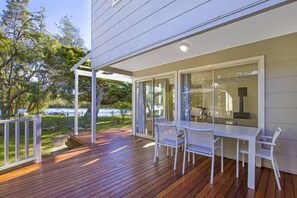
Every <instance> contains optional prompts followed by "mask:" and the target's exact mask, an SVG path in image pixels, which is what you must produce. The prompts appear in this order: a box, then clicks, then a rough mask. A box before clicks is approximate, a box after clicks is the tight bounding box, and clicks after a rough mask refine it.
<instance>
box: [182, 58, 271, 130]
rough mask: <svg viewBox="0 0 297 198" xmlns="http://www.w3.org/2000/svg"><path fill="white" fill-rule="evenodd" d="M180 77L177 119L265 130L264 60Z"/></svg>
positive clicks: (214, 67)
mask: <svg viewBox="0 0 297 198" xmlns="http://www.w3.org/2000/svg"><path fill="white" fill-rule="evenodd" d="M179 73H180V77H179V78H180V80H179V86H180V87H181V89H180V93H179V96H180V100H179V102H178V103H179V104H178V106H179V118H178V119H180V120H189V121H198V122H209V123H217V124H231V125H239V126H251V127H257V126H258V127H264V119H265V118H264V117H265V115H264V113H263V112H264V105H263V104H264V63H263V57H254V58H249V59H242V60H238V61H232V62H226V63H221V64H216V65H210V66H204V67H203V66H202V67H198V68H192V69H186V70H181V71H179Z"/></svg>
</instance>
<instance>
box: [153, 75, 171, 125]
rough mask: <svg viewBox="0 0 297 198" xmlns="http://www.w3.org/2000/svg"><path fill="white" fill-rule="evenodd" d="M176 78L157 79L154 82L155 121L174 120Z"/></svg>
mask: <svg viewBox="0 0 297 198" xmlns="http://www.w3.org/2000/svg"><path fill="white" fill-rule="evenodd" d="M174 107H175V106H174V77H170V78H162V79H156V80H155V82H154V118H155V120H160V121H161V120H167V121H173V120H174V109H175V108H174Z"/></svg>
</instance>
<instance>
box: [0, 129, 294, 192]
mask: <svg viewBox="0 0 297 198" xmlns="http://www.w3.org/2000/svg"><path fill="white" fill-rule="evenodd" d="M81 138H82V140H84V141H85V142H86V143H87V146H83V147H80V148H77V149H74V150H71V151H68V152H65V153H61V154H58V155H56V156H54V157H51V158H47V159H44V160H43V162H42V164H32V165H29V166H26V167H23V168H20V169H17V170H14V171H11V172H8V173H5V174H2V175H0V192H1V193H0V197H5V198H6V197H13V198H17V197H71V198H72V197H255V196H256V197H296V193H297V176H296V175H292V174H288V173H284V172H281V185H282V188H283V190H282V191H279V190H278V189H277V186H276V182H275V178H274V174H273V171H272V170H271V169H267V168H257V169H256V189H255V190H251V189H248V188H247V166H245V167H244V168H240V176H239V178H236V177H235V168H236V167H235V161H234V160H230V159H224V173H221V172H220V158H219V157H216V160H215V175H214V184H213V185H211V184H210V183H209V181H210V178H209V177H210V159H209V158H207V157H203V156H198V155H197V156H196V158H195V160H196V161H195V164H194V165H193V164H192V162H190V163H188V162H186V174H185V175H182V174H181V171H182V155H183V153H182V151H181V150H180V151H179V155H178V164H177V170H176V171H174V170H173V162H174V158H173V157H171V156H167V155H166V149H165V148H161V151H160V157H159V159H158V161H157V163H156V164H154V162H153V156H154V146H153V144H152V141H150V140H146V139H142V138H138V137H134V136H132V135H131V134H130V132H129V131H127V130H125V129H123V130H113V131H106V132H101V133H100V134H98V138H97V143H96V144H93V145H91V144H89V143H88V138H90V137H89V135H88V134H82V135H81Z"/></svg>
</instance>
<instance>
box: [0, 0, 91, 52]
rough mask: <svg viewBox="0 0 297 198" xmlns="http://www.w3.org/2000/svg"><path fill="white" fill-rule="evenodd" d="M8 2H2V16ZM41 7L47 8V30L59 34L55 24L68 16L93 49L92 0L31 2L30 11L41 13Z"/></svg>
mask: <svg viewBox="0 0 297 198" xmlns="http://www.w3.org/2000/svg"><path fill="white" fill-rule="evenodd" d="M5 5H6V0H0V11H1V14H2V13H3V10H4V9H5V8H6V7H5ZM40 7H45V9H46V12H45V15H46V20H45V24H46V30H47V31H49V32H50V33H52V34H57V33H58V29H57V27H56V25H55V24H58V23H59V20H60V19H61V18H62V17H63V16H65V15H68V16H69V17H71V21H72V22H73V24H74V25H75V26H76V27H78V28H79V29H80V33H81V36H82V38H83V39H84V41H85V46H86V47H87V48H88V49H91V0H30V4H29V10H30V11H39V10H40Z"/></svg>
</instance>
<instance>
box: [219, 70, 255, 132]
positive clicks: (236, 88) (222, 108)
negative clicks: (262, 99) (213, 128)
mask: <svg viewBox="0 0 297 198" xmlns="http://www.w3.org/2000/svg"><path fill="white" fill-rule="evenodd" d="M214 87H215V119H214V121H215V123H222V124H234V125H241V126H257V125H258V66H257V65H244V66H237V67H229V68H223V69H216V70H214Z"/></svg>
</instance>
